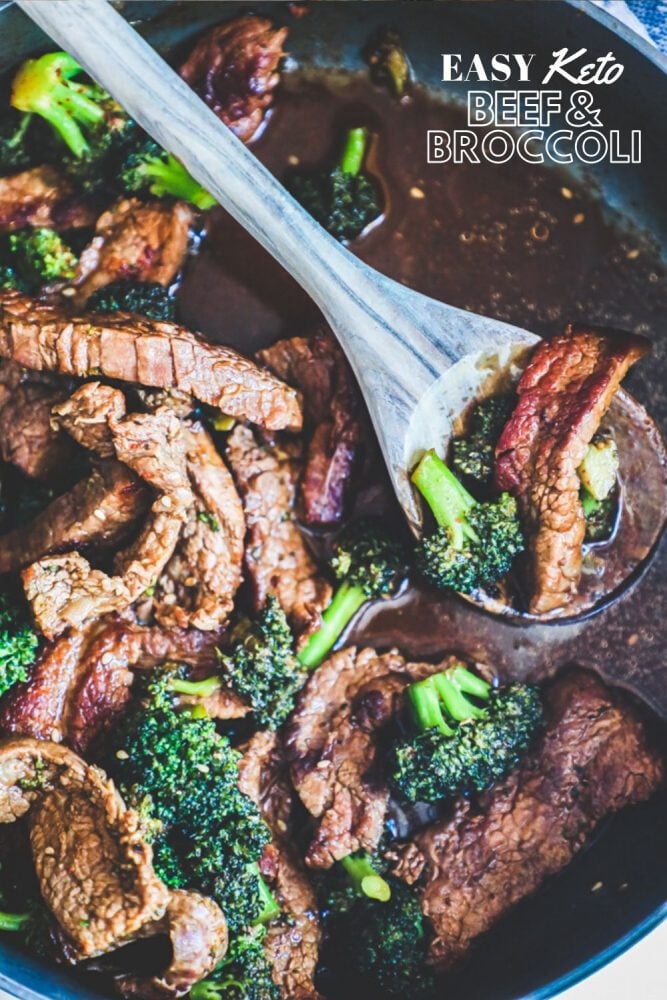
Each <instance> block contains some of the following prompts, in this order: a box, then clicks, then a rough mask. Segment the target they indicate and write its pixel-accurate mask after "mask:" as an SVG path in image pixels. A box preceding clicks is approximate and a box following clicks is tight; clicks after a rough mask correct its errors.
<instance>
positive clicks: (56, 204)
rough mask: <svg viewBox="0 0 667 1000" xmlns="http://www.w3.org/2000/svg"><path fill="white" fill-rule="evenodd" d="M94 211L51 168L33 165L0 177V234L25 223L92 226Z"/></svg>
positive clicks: (62, 226) (52, 227) (65, 227)
mask: <svg viewBox="0 0 667 1000" xmlns="http://www.w3.org/2000/svg"><path fill="white" fill-rule="evenodd" d="M96 215H97V211H96V210H95V207H94V206H93V205H92V203H90V202H88V201H87V200H86V199H85V198H82V197H81V196H80V195H78V194H76V193H75V192H74V188H73V187H72V185H71V184H70V182H69V181H68V180H65V178H64V177H61V176H60V174H59V173H58V171H57V170H55V169H54V168H53V167H47V166H44V167H33V168H32V169H31V170H24V171H23V172H22V173H20V174H13V175H12V176H11V177H0V233H2V232H4V233H8V232H12V230H14V229H23V228H24V227H25V226H36V227H42V226H43V227H45V228H48V229H78V228H80V227H82V226H92V225H94V223H95V218H96Z"/></svg>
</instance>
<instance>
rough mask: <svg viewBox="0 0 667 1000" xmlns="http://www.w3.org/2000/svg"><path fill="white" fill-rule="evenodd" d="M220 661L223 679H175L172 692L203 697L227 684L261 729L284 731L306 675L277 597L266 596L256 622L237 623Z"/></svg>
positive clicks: (245, 620) (220, 655) (215, 677)
mask: <svg viewBox="0 0 667 1000" xmlns="http://www.w3.org/2000/svg"><path fill="white" fill-rule="evenodd" d="M219 659H220V670H221V676H214V677H206V678H204V679H203V680H201V681H188V680H181V679H180V678H175V679H174V681H173V684H172V688H173V690H174V691H175V692H177V693H178V694H187V695H194V696H195V697H204V698H205V697H207V696H208V695H210V694H213V692H214V691H217V690H219V689H220V688H221V687H222V686H223V684H227V685H229V687H231V688H232V689H233V690H234V691H236V693H237V694H238V695H240V696H241V698H243V699H245V700H246V701H247V702H249V703H250V705H251V706H252V711H253V715H254V718H255V721H256V723H257V725H259V726H260V727H261V728H262V729H278V728H280V726H282V724H283V722H284V721H285V719H286V718H287V716H288V715H289V714H290V713H291V711H292V709H293V708H294V700H295V698H296V695H297V693H298V692H299V691H300V690H301V688H302V687H303V685H304V682H305V679H306V674H305V671H304V670H303V669H302V667H301V666H300V664H299V661H298V660H297V658H296V656H295V655H294V638H293V636H292V632H291V630H290V627H289V625H288V623H287V617H286V616H285V612H284V611H283V609H282V608H281V607H280V604H279V603H278V601H277V600H276V598H275V597H269V598H268V600H267V602H266V605H265V606H264V609H263V611H262V613H261V614H260V615H259V617H258V618H257V620H256V621H252V620H251V619H249V618H244V619H242V620H241V621H240V622H239V624H238V625H237V626H236V627H235V628H234V630H233V632H232V636H231V649H230V651H229V652H225V653H219Z"/></svg>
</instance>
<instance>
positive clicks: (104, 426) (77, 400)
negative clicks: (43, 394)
mask: <svg viewBox="0 0 667 1000" xmlns="http://www.w3.org/2000/svg"><path fill="white" fill-rule="evenodd" d="M125 413H126V403H125V397H124V396H123V393H122V392H121V391H120V390H119V389H114V388H113V387H112V386H110V385H104V384H103V383H102V382H86V383H84V385H82V386H80V387H79V388H78V389H77V390H76V392H74V393H73V394H72V395H71V396H68V397H67V398H66V399H65V400H63V401H62V402H61V403H59V404H58V405H56V406H54V407H53V410H52V413H51V419H52V421H53V422H54V423H55V424H56V425H57V426H59V427H62V428H63V430H65V431H67V433H68V434H69V435H70V437H71V438H73V439H74V440H75V441H76V442H77V444H80V445H81V447H82V448H86V449H87V450H88V451H92V452H94V453H95V454H96V455H97V456H98V457H99V458H113V457H115V455H116V447H115V445H114V438H113V432H112V430H111V424H112V423H114V422H117V421H119V420H122V418H123V417H124V416H125Z"/></svg>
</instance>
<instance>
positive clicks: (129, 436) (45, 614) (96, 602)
mask: <svg viewBox="0 0 667 1000" xmlns="http://www.w3.org/2000/svg"><path fill="white" fill-rule="evenodd" d="M76 396H77V393H75V394H74V396H73V397H72V399H74V398H75V397H76ZM109 428H110V430H111V433H112V437H113V445H114V449H115V451H116V454H117V456H118V458H119V459H120V460H121V461H122V462H124V463H125V465H127V466H128V467H129V468H130V469H131V470H132V471H133V472H135V473H136V474H137V475H138V476H139V477H140V478H141V479H143V480H144V482H146V483H147V484H148V485H149V486H152V487H153V488H154V489H155V490H157V491H158V496H157V498H156V499H155V500H154V502H153V504H152V506H151V509H150V512H149V515H148V517H147V518H146V521H145V522H144V525H143V527H142V529H141V531H140V532H139V534H138V536H137V538H136V539H135V540H134V541H133V542H132V543H131V545H130V546H129V547H128V548H127V549H125V550H124V551H123V552H120V553H119V554H118V555H117V556H116V559H115V570H116V574H117V575H116V576H113V577H112V576H109V575H108V574H106V573H104V572H102V571H101V570H98V569H93V568H92V566H91V565H90V563H89V562H88V561H87V560H86V559H84V558H83V557H82V556H80V555H79V554H78V552H69V553H66V554H65V555H63V556H59V557H55V558H54V557H50V558H48V559H45V560H40V561H39V562H35V563H34V564H33V565H32V566H30V567H29V568H28V569H27V570H25V571H24V573H23V585H24V589H25V592H26V596H27V598H28V600H29V601H30V603H31V604H32V610H33V614H34V616H35V620H36V621H37V623H38V625H39V627H40V629H41V631H42V632H43V634H44V635H45V636H46V637H47V639H53V638H54V637H55V636H57V635H60V634H61V633H62V632H64V631H65V629H66V628H69V627H75V628H80V627H81V626H82V625H84V624H85V622H87V621H90V620H92V619H94V618H99V617H100V616H101V615H104V614H109V613H110V612H113V611H124V610H125V609H126V608H127V607H129V605H130V604H133V603H134V602H135V601H137V600H138V599H139V598H140V597H141V596H142V594H144V593H145V592H146V591H147V590H148V589H150V588H151V587H153V586H155V584H156V582H157V579H158V577H159V576H160V573H161V572H162V570H163V569H164V567H165V565H166V563H167V562H168V560H169V559H170V557H171V556H172V554H173V552H174V549H175V547H176V543H177V541H178V537H179V535H180V532H181V528H182V527H183V524H184V522H185V521H186V519H187V516H188V510H189V508H190V507H191V506H192V504H193V503H194V497H193V494H192V490H191V488H190V482H189V479H188V475H187V471H186V461H185V443H184V439H183V434H182V426H181V422H180V421H179V420H178V418H177V417H176V416H174V414H173V413H170V412H169V411H167V410H162V411H160V412H158V413H133V414H129V415H128V416H125V417H122V418H121V419H117V418H116V417H115V416H114V417H113V418H112V419H110V422H109Z"/></svg>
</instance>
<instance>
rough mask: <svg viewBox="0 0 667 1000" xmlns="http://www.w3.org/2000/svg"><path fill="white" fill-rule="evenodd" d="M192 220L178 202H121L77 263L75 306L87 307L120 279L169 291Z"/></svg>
mask: <svg viewBox="0 0 667 1000" xmlns="http://www.w3.org/2000/svg"><path fill="white" fill-rule="evenodd" d="M192 218H193V213H192V209H191V208H190V206H189V205H186V204H185V202H182V201H173V202H166V201H139V200H138V199H137V198H123V199H122V200H121V201H119V202H117V203H116V204H115V205H112V207H111V208H110V209H108V210H107V211H106V212H103V214H102V215H101V216H100V217H99V219H98V220H97V225H96V226H95V235H94V236H93V238H92V240H91V242H90V243H89V244H88V246H87V247H85V249H84V250H83V252H82V253H81V256H80V258H79V263H78V265H77V269H76V274H75V276H74V281H73V285H74V287H75V288H76V295H75V297H74V302H75V305H76V306H77V307H80V308H81V307H83V306H85V303H86V302H87V300H88V299H89V298H90V296H91V295H92V294H93V292H94V291H96V290H97V289H98V288H102V287H103V286H104V285H108V284H109V283H110V282H112V281H117V280H119V279H128V280H132V281H156V282H159V283H160V284H161V285H169V284H170V283H171V282H172V281H173V280H174V278H175V277H176V274H177V273H178V271H179V270H180V269H181V266H182V264H183V260H184V258H185V254H186V251H187V248H188V237H189V232H190V226H191V225H192Z"/></svg>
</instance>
